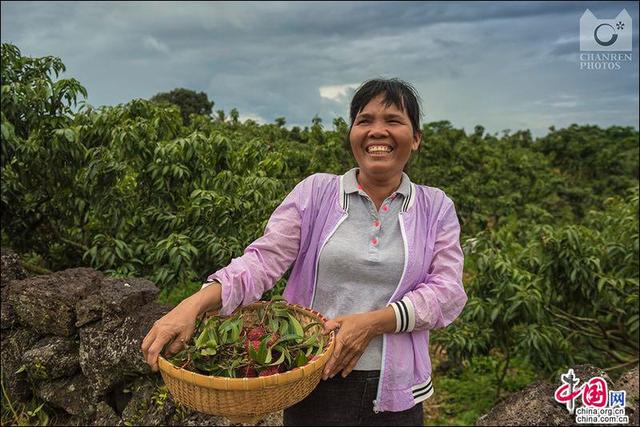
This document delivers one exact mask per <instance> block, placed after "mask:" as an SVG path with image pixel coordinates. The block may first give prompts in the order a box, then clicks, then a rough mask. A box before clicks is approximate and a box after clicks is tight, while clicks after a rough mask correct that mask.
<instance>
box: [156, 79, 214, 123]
mask: <svg viewBox="0 0 640 427" xmlns="http://www.w3.org/2000/svg"><path fill="white" fill-rule="evenodd" d="M151 101H153V102H157V103H168V104H173V105H177V106H178V108H180V112H181V113H182V119H183V120H184V124H185V125H187V126H188V125H189V124H190V123H191V115H192V114H197V115H204V116H211V111H212V109H213V105H214V102H213V101H209V97H208V96H207V94H206V93H204V92H199V93H198V92H195V91H193V90H191V89H185V88H177V89H173V90H172V91H171V92H160V93H158V94H156V95H154V96H153V97H152V98H151Z"/></svg>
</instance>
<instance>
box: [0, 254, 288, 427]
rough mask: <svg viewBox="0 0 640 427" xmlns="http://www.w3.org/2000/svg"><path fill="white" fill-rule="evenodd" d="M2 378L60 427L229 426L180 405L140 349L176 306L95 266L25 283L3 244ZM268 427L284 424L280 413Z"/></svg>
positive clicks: (145, 284)
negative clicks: (35, 402) (162, 302)
mask: <svg viewBox="0 0 640 427" xmlns="http://www.w3.org/2000/svg"><path fill="white" fill-rule="evenodd" d="M1 259H2V273H1V277H0V286H1V289H2V316H1V319H0V326H1V331H2V337H1V339H2V343H1V345H2V351H1V353H0V354H1V363H2V373H3V374H2V379H3V382H4V385H5V389H6V391H7V394H8V395H9V398H10V399H11V400H12V401H14V402H23V403H26V402H28V401H29V400H30V399H32V398H33V397H34V395H35V396H36V397H38V398H39V399H41V400H43V401H45V402H46V405H47V406H46V409H45V410H46V411H47V413H50V414H51V415H52V416H51V417H50V418H51V421H52V422H53V423H54V424H58V425H230V422H229V421H228V420H227V419H226V418H222V417H216V416H207V415H204V414H199V413H196V412H192V411H189V410H187V409H186V408H184V407H182V406H180V405H176V403H175V402H174V401H173V399H172V398H171V396H170V394H169V393H168V392H167V389H166V387H165V386H164V384H163V381H162V378H161V376H160V374H159V373H152V372H151V370H150V369H149V367H148V365H147V364H146V363H145V362H144V359H143V357H142V352H141V351H140V346H141V343H142V340H143V338H144V337H145V335H146V334H147V332H148V331H149V329H151V327H152V325H153V322H154V321H156V320H157V319H159V318H160V317H162V316H163V315H164V314H165V313H167V312H168V311H169V310H170V309H171V307H169V306H162V305H159V304H156V303H155V302H154V300H155V298H156V296H157V294H158V292H159V290H158V289H157V288H156V286H155V285H154V284H153V283H152V282H150V281H148V280H144V279H136V278H131V279H113V278H108V277H105V276H104V275H103V274H102V273H100V272H98V271H96V270H93V269H90V268H74V269H69V270H64V271H60V272H56V273H52V274H49V275H43V276H35V277H27V274H26V273H25V271H24V270H23V269H22V268H21V267H20V264H19V262H18V257H17V256H16V254H15V253H13V252H12V251H10V250H8V249H5V248H3V249H2V254H1ZM261 424H262V425H282V415H281V412H280V413H274V414H272V415H271V416H269V417H268V418H267V419H265V420H263V421H262V422H261Z"/></svg>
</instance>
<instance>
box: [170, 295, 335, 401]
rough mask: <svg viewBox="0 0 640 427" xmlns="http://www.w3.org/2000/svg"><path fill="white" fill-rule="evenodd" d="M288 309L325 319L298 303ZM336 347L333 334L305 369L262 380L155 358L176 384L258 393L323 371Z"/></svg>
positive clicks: (254, 305)
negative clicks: (207, 371)
mask: <svg viewBox="0 0 640 427" xmlns="http://www.w3.org/2000/svg"><path fill="white" fill-rule="evenodd" d="M268 303H269V302H268V301H257V302H255V303H252V304H249V305H247V306H244V307H241V309H247V308H254V307H256V306H258V305H266V304H268ZM285 303H286V304H287V306H289V307H292V308H293V309H295V310H296V311H298V312H302V313H303V314H305V315H311V316H313V317H316V318H318V319H320V320H322V321H323V322H326V321H327V319H326V318H325V317H324V316H323V315H322V314H321V313H319V312H317V311H315V310H313V309H310V308H308V307H304V306H302V305H299V304H291V303H287V302H285ZM334 347H335V331H331V332H330V333H329V342H328V343H327V346H326V348H325V350H324V351H323V352H322V353H320V356H319V357H318V358H317V359H316V360H314V361H312V362H310V363H307V364H306V365H304V366H301V367H297V368H293V369H291V370H289V371H287V372H282V373H277V374H272V375H267V376H264V377H251V378H247V377H243V378H229V377H221V376H214V375H203V374H199V373H196V372H192V371H189V370H187V369H184V368H181V367H179V366H176V365H174V364H173V363H171V362H169V361H168V360H167V359H166V358H164V357H163V356H162V355H158V366H159V368H160V372H161V373H162V374H166V375H169V376H171V377H173V378H175V379H177V380H179V381H184V382H186V383H188V384H194V385H198V386H200V387H205V388H209V389H215V390H259V389H263V388H267V387H275V386H280V385H285V384H290V383H293V382H296V381H300V380H302V379H304V378H306V377H310V376H311V375H312V374H313V373H315V372H316V371H318V370H320V369H322V368H323V367H324V365H325V364H326V362H327V361H328V360H329V357H331V355H332V354H333V349H334Z"/></svg>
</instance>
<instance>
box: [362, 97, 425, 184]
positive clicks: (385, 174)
mask: <svg viewBox="0 0 640 427" xmlns="http://www.w3.org/2000/svg"><path fill="white" fill-rule="evenodd" d="M420 139H421V134H420V132H417V133H416V134H415V135H414V133H413V127H412V125H411V120H410V119H409V116H408V115H407V113H406V112H404V111H402V110H400V109H398V108H397V107H396V106H395V105H393V104H391V105H390V106H388V107H386V106H385V105H384V94H380V95H378V96H377V97H375V98H373V99H372V100H371V101H370V102H369V103H368V104H367V105H366V106H365V107H364V108H363V109H362V111H360V112H359V113H358V115H357V116H356V118H355V120H354V121H353V126H352V128H351V134H350V135H349V141H350V143H351V150H352V151H353V155H354V157H355V159H356V161H357V162H358V166H359V167H360V169H361V171H362V172H364V173H365V174H366V175H372V176H376V177H379V178H380V179H389V178H392V177H394V176H396V175H399V174H401V173H402V170H403V169H404V166H405V165H406V163H407V162H408V161H409V157H411V152H412V151H415V150H417V149H418V147H419V146H420Z"/></svg>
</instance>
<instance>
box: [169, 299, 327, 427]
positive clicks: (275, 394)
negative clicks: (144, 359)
mask: <svg viewBox="0 0 640 427" xmlns="http://www.w3.org/2000/svg"><path fill="white" fill-rule="evenodd" d="M263 304H266V303H264V302H257V303H254V304H251V305H249V306H246V307H243V308H242V310H243V311H245V312H246V315H245V316H251V315H255V314H254V313H255V312H256V311H257V309H258V307H260V306H261V305H263ZM288 307H289V308H291V309H293V310H294V311H295V312H296V313H297V318H298V320H299V321H300V323H301V324H302V325H303V326H304V325H306V324H308V323H311V322H317V321H320V322H325V321H326V319H325V318H324V316H322V315H321V314H320V313H318V312H317V311H314V310H311V309H308V308H306V307H303V306H300V305H297V304H288ZM249 318H250V317H249ZM334 344H335V340H334V333H333V332H331V333H330V334H329V341H328V343H327V344H326V345H325V351H324V352H323V353H322V354H320V356H319V357H318V358H317V359H315V360H314V361H312V362H310V363H308V364H307V365H304V366H302V367H299V368H294V369H292V370H290V371H287V372H283V373H279V374H274V375H268V376H264V377H255V378H226V377H216V376H207V375H201V374H197V373H195V372H191V371H188V370H186V369H182V368H180V367H178V366H175V365H173V364H172V363H171V362H169V361H167V360H166V359H165V358H164V357H162V356H159V357H158V366H159V368H160V373H161V374H162V379H163V380H164V382H165V384H166V385H167V388H168V389H169V392H170V393H171V394H172V395H173V397H174V399H175V400H177V401H178V402H180V403H181V404H183V405H185V406H187V407H189V408H191V409H194V410H196V411H198V412H202V413H205V414H211V415H220V416H224V417H227V418H229V420H231V421H232V422H234V423H251V424H255V423H257V422H258V421H259V420H261V419H262V418H264V417H265V416H266V415H267V414H269V413H271V412H275V411H279V410H282V409H285V408H288V407H290V406H293V405H295V404H296V403H298V402H299V401H301V400H302V399H304V398H305V397H307V396H308V395H309V394H310V393H311V392H312V391H313V389H314V388H316V386H317V385H318V383H319V382H320V378H321V377H322V371H323V369H324V365H325V364H326V363H327V361H328V360H329V357H331V354H332V353H333V348H334Z"/></svg>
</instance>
